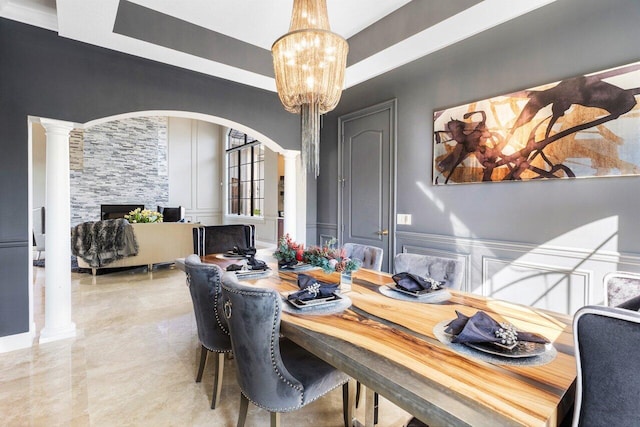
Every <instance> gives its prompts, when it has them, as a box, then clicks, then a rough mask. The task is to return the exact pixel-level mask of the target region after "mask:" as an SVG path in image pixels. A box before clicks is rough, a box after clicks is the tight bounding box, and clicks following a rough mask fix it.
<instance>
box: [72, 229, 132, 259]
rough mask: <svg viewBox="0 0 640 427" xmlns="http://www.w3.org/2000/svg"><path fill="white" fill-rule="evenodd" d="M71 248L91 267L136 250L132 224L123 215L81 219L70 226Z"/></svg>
mask: <svg viewBox="0 0 640 427" xmlns="http://www.w3.org/2000/svg"><path fill="white" fill-rule="evenodd" d="M71 252H72V253H73V254H74V255H75V256H77V257H80V258H82V259H83V260H85V261H86V262H87V264H89V265H90V266H91V267H92V268H95V267H104V266H105V265H107V264H109V263H111V262H113V261H115V260H118V259H120V258H124V257H127V256H132V255H137V254H138V242H137V241H136V236H135V234H134V232H133V227H131V224H129V221H127V220H126V219H124V218H118V219H107V220H104V221H95V222H83V223H82V224H78V225H76V226H75V227H73V228H72V229H71Z"/></svg>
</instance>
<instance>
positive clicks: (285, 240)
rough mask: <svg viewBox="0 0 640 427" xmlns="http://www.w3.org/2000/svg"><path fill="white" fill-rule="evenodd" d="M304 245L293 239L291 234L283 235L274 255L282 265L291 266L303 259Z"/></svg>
mask: <svg viewBox="0 0 640 427" xmlns="http://www.w3.org/2000/svg"><path fill="white" fill-rule="evenodd" d="M303 255H304V245H303V244H300V243H296V242H294V241H293V239H292V238H291V236H289V234H286V235H285V236H283V237H281V238H280V240H279V241H278V248H277V249H276V251H275V252H274V253H273V256H274V257H275V258H276V259H277V260H278V265H279V266H280V267H291V266H294V265H296V264H297V263H298V262H301V261H302V260H303Z"/></svg>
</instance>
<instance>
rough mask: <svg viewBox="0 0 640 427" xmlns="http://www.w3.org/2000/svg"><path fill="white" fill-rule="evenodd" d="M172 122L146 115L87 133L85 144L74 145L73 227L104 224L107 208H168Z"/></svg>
mask: <svg viewBox="0 0 640 427" xmlns="http://www.w3.org/2000/svg"><path fill="white" fill-rule="evenodd" d="M167 122H168V119H167V118H166V117H143V118H133V119H124V120H115V121H112V122H108V123H104V124H100V125H96V126H93V127H91V128H88V129H85V131H84V138H83V143H80V144H78V143H75V144H72V145H71V146H70V150H71V153H70V157H71V159H74V161H73V162H72V164H73V166H72V170H71V225H72V226H74V225H76V224H79V223H81V222H85V221H97V220H99V219H100V205H101V204H144V205H145V207H146V208H147V209H154V210H155V209H156V206H157V205H162V204H167V202H168V200H169V180H168V173H167V171H168V153H167V151H168V150H167ZM78 147H79V148H78ZM79 150H82V155H80V153H79ZM74 151H75V152H74ZM78 157H79V158H80V159H81V160H80V161H78V160H77V159H78ZM78 165H80V166H78ZM76 168H77V169H76Z"/></svg>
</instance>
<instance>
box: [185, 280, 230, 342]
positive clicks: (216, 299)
mask: <svg viewBox="0 0 640 427" xmlns="http://www.w3.org/2000/svg"><path fill="white" fill-rule="evenodd" d="M196 268H197V267H196ZM205 268H206V267H205ZM216 273H218V277H220V275H219V272H218V271H216ZM187 286H189V287H191V274H189V273H187ZM213 300H214V304H216V305H214V307H217V304H218V296H217V294H216V296H215V297H214V299H213ZM214 312H215V315H216V322H217V323H218V326H219V327H220V329H222V332H224V333H225V334H227V335H229V331H228V330H227V329H226V328H225V327H224V326H222V322H221V321H220V317H219V316H218V310H214ZM200 345H201V346H203V347H204V348H206V349H207V350H209V351H211V352H213V353H231V352H232V351H233V350H220V349H215V348H209V347H207V346H206V345H204V344H202V343H200Z"/></svg>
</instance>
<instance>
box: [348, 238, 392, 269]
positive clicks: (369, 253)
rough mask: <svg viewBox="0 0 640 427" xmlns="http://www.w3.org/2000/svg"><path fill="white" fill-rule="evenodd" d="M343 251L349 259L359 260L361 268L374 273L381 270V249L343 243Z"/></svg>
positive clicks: (382, 252) (382, 254) (382, 251)
mask: <svg viewBox="0 0 640 427" xmlns="http://www.w3.org/2000/svg"><path fill="white" fill-rule="evenodd" d="M344 250H345V252H346V254H347V256H348V257H349V258H353V259H357V260H359V261H360V262H361V263H362V268H368V269H370V270H376V271H380V270H382V258H383V256H384V250H383V249H382V248H378V247H376V246H367V245H361V244H358V243H345V244H344Z"/></svg>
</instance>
